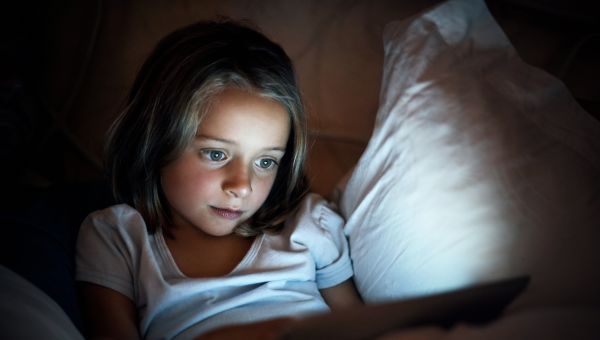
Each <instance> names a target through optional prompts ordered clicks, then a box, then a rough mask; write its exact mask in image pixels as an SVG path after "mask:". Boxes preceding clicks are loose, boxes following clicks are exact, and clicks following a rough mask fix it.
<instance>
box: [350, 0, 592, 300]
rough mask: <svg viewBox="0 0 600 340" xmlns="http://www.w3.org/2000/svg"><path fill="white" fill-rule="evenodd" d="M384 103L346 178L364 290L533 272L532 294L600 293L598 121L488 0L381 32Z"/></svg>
mask: <svg viewBox="0 0 600 340" xmlns="http://www.w3.org/2000/svg"><path fill="white" fill-rule="evenodd" d="M384 42H385V64H384V76H383V81H382V90H381V96H380V97H381V98H380V101H381V103H380V108H379V111H378V113H377V120H376V124H375V128H374V131H373V135H372V137H371V140H370V142H369V144H368V146H367V149H366V150H365V152H364V154H363V155H362V157H361V159H360V160H359V162H358V164H357V165H356V167H355V169H354V171H353V173H352V174H351V176H350V178H349V180H348V182H347V185H346V186H345V187H343V188H342V197H341V199H340V202H339V205H340V209H341V211H342V214H343V215H344V217H345V218H346V220H347V225H346V227H345V232H346V235H347V236H348V238H349V242H350V249H351V256H352V260H353V263H354V269H355V281H356V284H357V287H358V290H359V292H360V293H361V295H362V296H363V298H364V299H365V301H367V302H375V301H382V300H390V299H400V298H407V297H416V296H422V295H427V294H431V293H436V292H442V291H447V290H451V289H455V288H460V287H463V286H465V285H471V284H476V283H481V282H487V281H491V280H495V279H501V278H507V277H511V276H516V275H518V274H530V275H531V276H532V281H531V283H530V286H529V291H528V294H527V299H529V300H528V301H529V302H532V303H538V302H541V301H543V302H544V303H547V302H552V301H553V302H584V303H597V304H598V303H600V297H599V294H598V287H600V270H599V268H600V251H599V249H600V244H599V243H600V124H599V123H598V121H596V120H594V119H593V118H592V117H591V116H589V115H588V114H587V113H586V112H584V111H583V110H582V109H581V108H580V106H578V105H577V103H576V102H575V101H574V100H573V98H572V97H571V96H570V94H569V93H568V91H567V89H566V88H565V87H564V86H563V84H562V83H561V82H559V81H558V80H556V79H554V78H553V77H552V76H550V75H548V74H546V73H545V72H543V71H541V70H539V69H536V68H534V67H532V66H529V65H526V64H525V63H524V62H523V61H522V60H521V59H519V57H518V56H517V54H516V52H515V51H514V49H513V47H512V46H511V44H510V42H509V41H508V39H507V37H506V36H505V35H504V33H503V32H502V31H501V29H500V27H499V26H498V25H497V23H496V22H495V21H494V19H493V18H492V16H491V15H490V13H489V11H488V9H487V8H486V6H485V3H484V2H483V1H472V0H465V1H448V2H445V3H442V4H441V5H439V6H437V7H435V8H433V9H431V10H429V11H427V12H425V13H423V14H421V15H419V16H417V17H414V18H412V19H410V20H407V21H403V22H392V23H390V24H388V25H387V26H386V28H385V32H384Z"/></svg>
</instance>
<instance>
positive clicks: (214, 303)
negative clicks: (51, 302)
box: [76, 194, 352, 339]
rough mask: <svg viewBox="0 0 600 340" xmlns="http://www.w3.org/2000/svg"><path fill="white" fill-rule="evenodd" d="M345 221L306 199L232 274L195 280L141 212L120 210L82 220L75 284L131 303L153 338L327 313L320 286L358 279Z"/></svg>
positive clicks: (259, 239) (256, 243) (324, 205)
mask: <svg viewBox="0 0 600 340" xmlns="http://www.w3.org/2000/svg"><path fill="white" fill-rule="evenodd" d="M343 223H344V222H343V220H342V219H341V217H339V215H338V214H336V213H335V212H334V211H333V210H332V209H331V208H330V207H329V206H328V204H327V203H326V201H325V200H323V199H322V198H320V197H319V196H318V195H314V194H313V195H308V196H307V197H306V199H305V200H304V201H303V202H302V204H301V206H300V209H299V210H298V212H297V213H296V214H295V215H294V216H293V217H291V218H289V219H288V221H287V222H286V224H285V227H284V228H283V229H282V231H281V232H280V233H278V234H276V235H269V234H263V235H260V236H257V237H256V238H255V240H254V243H253V244H252V246H251V247H250V250H249V251H248V253H247V254H246V256H245V257H244V258H243V259H242V261H241V262H240V263H239V264H238V265H237V266H236V267H235V268H234V269H233V271H231V273H229V274H228V275H226V276H224V277H218V278H200V279H195V278H189V277H186V276H185V275H184V274H183V273H182V272H181V271H180V270H179V269H178V267H177V265H176V264H175V261H174V260H173V257H172V256H171V253H170V251H169V249H168V247H167V245H166V243H165V240H164V238H163V235H162V233H161V232H156V233H155V234H153V235H150V234H148V232H147V230H146V224H145V223H144V220H143V219H142V216H141V215H140V214H139V213H138V212H137V211H136V210H135V209H133V208H132V207H130V206H128V205H116V206H112V207H110V208H107V209H104V210H100V211H96V212H94V213H92V214H90V215H89V216H88V217H87V218H86V220H85V221H84V222H83V224H82V226H81V229H80V232H79V237H78V241H77V257H76V263H77V270H76V279H77V280H79V281H86V282H91V283H95V284H98V285H101V286H104V287H108V288H111V289H114V290H116V291H118V292H120V293H122V294H124V295H126V296H128V297H129V298H131V300H132V301H134V303H135V305H136V307H137V311H138V316H139V318H140V319H139V329H140V333H141V335H142V336H143V337H144V338H148V339H163V338H167V339H171V338H175V337H178V338H180V339H186V338H192V337H194V336H197V335H199V334H201V333H204V332H207V331H209V330H212V329H214V328H217V327H220V326H223V325H228V324H240V323H249V322H253V321H260V320H266V319H270V318H276V317H282V316H300V315H306V314H312V313H319V312H325V311H328V310H329V309H328V307H327V305H326V304H325V302H324V300H323V298H322V297H321V295H320V293H319V289H320V288H327V287H331V286H334V285H337V284H339V283H341V282H343V281H345V280H347V279H348V278H350V277H351V276H352V267H351V262H350V257H349V254H348V244H347V241H346V239H345V236H344V233H343V230H342V227H343Z"/></svg>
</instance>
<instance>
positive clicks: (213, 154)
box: [202, 150, 227, 162]
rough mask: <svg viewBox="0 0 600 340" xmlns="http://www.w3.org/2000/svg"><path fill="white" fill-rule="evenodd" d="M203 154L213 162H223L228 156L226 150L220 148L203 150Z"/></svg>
mask: <svg viewBox="0 0 600 340" xmlns="http://www.w3.org/2000/svg"><path fill="white" fill-rule="evenodd" d="M202 155H203V156H204V157H206V158H207V159H209V160H210V161H212V162H221V161H224V160H225V159H226V158H227V155H226V154H225V152H223V151H219V150H202Z"/></svg>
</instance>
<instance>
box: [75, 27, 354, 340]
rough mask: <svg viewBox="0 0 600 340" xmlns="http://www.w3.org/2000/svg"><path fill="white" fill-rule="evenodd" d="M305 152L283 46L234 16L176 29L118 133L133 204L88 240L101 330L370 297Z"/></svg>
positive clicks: (130, 332)
mask: <svg viewBox="0 0 600 340" xmlns="http://www.w3.org/2000/svg"><path fill="white" fill-rule="evenodd" d="M305 153H306V122H305V115H304V111H303V107H302V102H301V99H300V95H299V91H298V87H297V85H296V81H295V77H294V73H293V69H292V65H291V62H290V59H289V58H288V56H287V55H286V54H285V52H284V51H283V50H282V49H281V47H279V46H278V45H277V44H275V43H273V42H271V41H270V40H268V39H267V38H266V37H265V36H263V35H262V34H260V33H258V32H256V31H254V30H252V29H249V28H246V27H243V26H241V25H239V24H235V23H232V22H203V23H197V24H194V25H191V26H188V27H185V28H183V29H179V30H177V31H175V32H174V33H172V34H170V35H168V36H167V37H165V38H164V39H163V40H162V41H160V42H159V44H158V46H157V47H156V48H155V50H154V51H153V52H152V54H151V55H150V57H149V59H148V60H147V61H146V63H145V64H144V65H143V67H142V69H141V70H140V72H139V74H138V77H137V78H136V80H135V82H134V84H133V88H132V90H131V93H130V95H129V97H128V102H127V107H126V109H125V111H124V112H123V114H122V115H121V116H120V117H119V118H118V119H117V121H116V122H115V124H114V125H113V127H112V129H111V132H110V135H109V143H108V148H107V170H108V171H109V175H110V177H111V181H112V185H113V191H114V193H115V195H116V197H117V199H118V200H119V201H121V202H123V204H121V205H116V206H112V207H109V208H108V209H105V210H102V211H98V212H95V213H93V214H91V215H90V216H88V218H87V219H86V220H85V221H84V223H83V224H82V227H81V230H80V234H79V238H78V243H77V279H78V280H79V281H82V292H83V297H84V314H85V315H86V319H87V320H88V321H89V328H88V329H89V331H90V333H91V334H90V335H91V336H102V337H108V338H126V339H134V338H139V337H144V338H175V337H179V338H192V337H196V336H198V335H201V334H206V333H207V332H209V331H212V333H211V334H212V335H223V336H230V335H233V334H236V333H235V332H237V331H240V332H241V333H240V334H244V335H245V336H248V335H250V334H251V333H252V332H255V333H257V334H256V335H257V336H261V337H262V336H267V335H276V334H277V330H278V329H283V328H285V327H287V326H288V325H289V323H293V322H294V321H288V320H289V319H288V317H295V316H301V315H307V314H312V313H318V312H323V311H327V310H328V309H329V308H331V309H337V308H340V307H347V306H351V305H354V304H357V303H359V302H360V300H359V298H358V295H357V294H356V291H355V289H354V286H353V283H352V280H351V276H352V269H351V263H350V260H349V256H348V245H347V243H346V240H345V238H344V235H343V232H342V223H343V222H342V220H341V218H340V217H338V216H337V215H336V214H335V213H334V212H333V211H332V210H331V209H330V208H329V207H328V206H327V204H326V203H325V202H324V201H323V200H322V199H320V198H319V197H317V196H316V195H306V194H305V193H306V190H307V184H306V182H305V177H304V161H305V157H306V156H305ZM274 319H275V321H268V322H265V323H255V322H259V321H264V320H274ZM251 323H255V324H252V325H250V324H251ZM239 324H246V325H247V327H246V326H235V327H233V326H232V327H231V328H229V329H228V328H223V327H224V326H228V325H239ZM217 329H221V330H222V331H218V330H217ZM215 330H217V331H215ZM263 332H267V333H268V334H266V333H263Z"/></svg>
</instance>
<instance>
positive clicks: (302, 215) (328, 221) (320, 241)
mask: <svg viewBox="0 0 600 340" xmlns="http://www.w3.org/2000/svg"><path fill="white" fill-rule="evenodd" d="M295 223H297V228H299V229H301V230H302V231H303V232H300V233H299V235H302V238H303V239H304V240H302V241H301V242H303V243H304V244H306V245H307V247H308V248H309V250H310V253H311V255H312V256H313V258H314V261H315V264H316V282H317V286H318V288H319V289H322V288H329V287H333V286H335V285H338V284H340V283H342V282H344V281H346V280H347V279H349V278H351V277H352V275H353V271H352V263H351V260H350V255H349V249H348V241H347V239H346V237H345V235H344V231H343V226H344V220H343V219H342V218H341V217H340V215H339V214H338V213H336V212H335V211H334V210H333V209H332V207H331V206H330V205H329V203H328V202H327V201H326V200H324V199H323V198H322V197H321V196H319V195H316V194H311V195H309V196H308V197H307V198H305V200H304V201H303V203H302V204H301V207H300V209H299V210H298V212H297V214H296V221H295Z"/></svg>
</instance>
